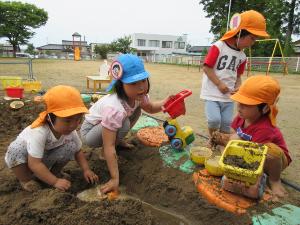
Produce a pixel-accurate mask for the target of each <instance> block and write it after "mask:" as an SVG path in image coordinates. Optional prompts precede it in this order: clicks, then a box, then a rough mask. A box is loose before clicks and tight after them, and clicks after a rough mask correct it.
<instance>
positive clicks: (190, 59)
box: [142, 55, 300, 74]
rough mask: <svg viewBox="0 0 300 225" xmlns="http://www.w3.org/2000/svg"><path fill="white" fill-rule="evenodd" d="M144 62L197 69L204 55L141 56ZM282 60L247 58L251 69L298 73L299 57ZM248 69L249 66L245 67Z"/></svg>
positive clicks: (279, 58)
mask: <svg viewBox="0 0 300 225" xmlns="http://www.w3.org/2000/svg"><path fill="white" fill-rule="evenodd" d="M142 58H143V59H144V61H145V62H150V63H168V64H177V65H187V66H188V69H190V67H191V66H193V67H198V66H199V69H200V67H201V66H202V64H203V62H204V58H205V56H189V55H151V56H143V57H142ZM284 60H285V62H283V60H282V58H281V57H273V58H272V61H271V57H251V58H248V66H249V61H251V70H253V71H263V72H266V71H267V70H268V67H269V71H270V72H280V73H285V70H287V71H288V72H289V73H299V74H300V57H285V58H284ZM247 69H249V68H247Z"/></svg>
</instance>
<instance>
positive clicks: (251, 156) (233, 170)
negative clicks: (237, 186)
mask: <svg viewBox="0 0 300 225" xmlns="http://www.w3.org/2000/svg"><path fill="white" fill-rule="evenodd" d="M267 151H268V147H267V146H265V145H262V144H258V143H255V142H250V141H241V140H232V141H230V142H228V144H227V145H226V148H225V150H224V152H223V154H222V156H221V159H220V162H219V164H220V166H221V168H222V170H223V171H224V174H225V175H226V176H227V177H229V178H232V179H235V180H239V181H242V182H245V183H246V185H250V184H255V183H256V181H257V179H258V177H260V175H262V173H263V168H264V163H265V160H266V155H267ZM234 157H235V158H236V159H237V161H239V160H241V161H243V162H242V163H243V164H244V165H247V164H248V165H251V164H252V165H255V164H256V165H257V166H255V167H253V168H252V169H250V168H246V167H244V168H243V167H241V166H240V165H235V163H236V162H234V161H235V160H232V162H233V164H231V163H230V164H229V163H228V161H227V159H228V158H232V159H234ZM253 163H254V164H253ZM238 164H241V163H238Z"/></svg>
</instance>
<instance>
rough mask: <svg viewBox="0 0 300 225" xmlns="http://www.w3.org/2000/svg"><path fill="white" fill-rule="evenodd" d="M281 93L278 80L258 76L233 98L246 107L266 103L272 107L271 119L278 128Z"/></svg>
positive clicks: (242, 86) (250, 80) (251, 79)
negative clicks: (279, 97) (277, 118)
mask: <svg viewBox="0 0 300 225" xmlns="http://www.w3.org/2000/svg"><path fill="white" fill-rule="evenodd" d="M279 93H280V86H279V83H278V82H277V80H275V79H274V78H272V77H270V76H263V75H257V76H252V77H250V78H248V79H247V80H246V81H245V82H244V83H243V84H242V85H241V87H240V89H239V90H238V92H237V93H235V94H233V95H232V96H231V99H233V100H234V101H237V102H240V103H242V104H245V105H259V104H261V103H266V104H268V106H269V107H270V113H269V118H270V120H271V123H272V125H273V126H276V116H277V113H278V109H277V107H276V103H277V100H278V96H279Z"/></svg>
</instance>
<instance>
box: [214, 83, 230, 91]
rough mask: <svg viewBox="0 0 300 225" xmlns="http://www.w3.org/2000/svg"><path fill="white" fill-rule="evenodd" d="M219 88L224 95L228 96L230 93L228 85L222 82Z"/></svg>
mask: <svg viewBox="0 0 300 225" xmlns="http://www.w3.org/2000/svg"><path fill="white" fill-rule="evenodd" d="M217 87H218V89H219V91H221V92H222V93H223V94H226V93H227V92H229V91H230V90H229V88H228V87H227V86H226V84H224V83H223V82H222V81H220V83H219V84H218V86H217Z"/></svg>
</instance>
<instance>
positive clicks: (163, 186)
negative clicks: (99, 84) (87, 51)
mask: <svg viewBox="0 0 300 225" xmlns="http://www.w3.org/2000/svg"><path fill="white" fill-rule="evenodd" d="M99 65H100V62H99V61H90V62H74V61H59V60H53V61H47V60H38V61H35V62H34V65H33V71H34V74H35V76H36V77H37V79H38V80H41V81H42V82H43V88H44V89H47V88H49V87H51V86H54V85H57V84H68V85H72V86H75V87H77V88H78V89H79V90H81V91H82V92H88V91H91V90H87V89H86V79H85V76H87V75H93V74H96V73H97V71H98V68H99ZM146 69H147V70H148V71H149V72H150V74H151V79H150V82H151V91H150V95H151V98H152V99H154V100H158V99H161V98H163V97H164V96H166V95H169V94H176V93H177V92H180V91H181V90H183V89H186V88H188V89H191V90H192V91H193V95H192V96H190V97H188V98H187V99H186V100H185V102H186V111H187V113H186V115H185V116H182V117H181V118H180V119H179V122H180V123H182V124H184V125H190V126H192V127H193V129H194V131H195V132H196V133H199V134H201V135H207V131H206V122H205V116H204V112H203V102H202V101H201V100H200V99H199V91H200V86H201V72H199V71H198V69H197V68H191V69H190V70H189V71H188V70H187V67H183V66H173V65H158V64H146ZM24 74H26V67H25V66H18V65H17V66H16V65H4V66H3V65H1V67H0V75H24ZM275 76H276V78H277V79H278V80H279V82H280V84H281V86H282V92H281V97H280V101H279V110H280V111H279V116H278V124H279V127H280V128H281V130H282V132H283V134H284V137H285V139H286V141H287V144H288V147H289V149H290V152H291V155H292V158H293V160H294V161H293V163H292V164H291V165H290V166H289V167H288V168H287V169H286V171H285V172H284V173H283V177H284V178H285V179H288V180H290V181H292V182H294V183H297V184H298V185H299V183H300V179H299V172H300V165H299V163H297V162H298V160H299V158H300V147H299V146H300V145H299V138H298V135H297V134H298V132H297V131H299V128H298V127H299V124H300V120H298V119H297V115H299V113H297V112H298V111H299V103H300V96H299V93H300V92H299V89H300V86H299V83H300V82H299V80H300V77H299V76H297V75H291V76H281V75H275ZM104 88H105V85H104ZM2 96H3V92H0V97H1V99H2ZM27 97H30V96H29V95H27ZM40 110H41V108H39V107H38V106H36V105H34V104H32V103H31V102H28V103H27V104H26V105H25V107H24V108H22V109H21V110H20V111H11V110H9V109H8V105H7V103H5V102H4V101H3V100H1V102H0V113H1V114H0V143H1V144H0V157H1V161H0V196H1V198H0V204H1V210H0V224H22V223H23V224H37V223H40V224H168V222H166V221H169V224H180V219H178V218H177V219H178V220H176V219H175V221H177V222H171V223H170V221H174V218H171V217H167V218H166V216H164V215H162V214H157V213H155V212H154V211H153V210H152V211H151V210H149V209H147V207H146V208H145V207H144V206H143V204H142V203H141V202H139V201H135V200H132V199H130V200H126V201H117V202H109V201H104V202H100V203H85V202H81V201H79V200H78V199H77V198H76V197H75V194H76V193H78V192H79V191H82V190H84V189H86V188H88V187H90V186H89V185H88V184H86V183H85V182H84V181H83V178H82V176H81V173H80V170H79V168H77V166H76V164H75V163H73V162H72V163H70V164H69V165H68V166H67V168H66V169H65V171H67V172H69V173H70V174H71V177H72V188H71V190H70V191H69V192H67V193H61V192H58V191H56V190H53V189H49V188H46V187H45V189H43V190H42V191H39V192H37V193H35V194H29V193H26V192H24V191H22V190H20V187H19V185H18V182H17V181H16V179H15V178H14V176H13V175H12V173H11V172H10V171H9V170H8V169H7V168H6V166H5V164H4V160H3V157H4V154H5V151H6V148H7V145H8V144H9V143H10V141H11V140H13V139H14V138H15V137H16V135H17V134H18V133H19V132H20V131H21V129H22V128H24V127H25V126H26V125H28V124H30V122H31V121H32V120H33V119H34V118H35V117H36V115H37V114H38V112H39V111H40ZM155 116H156V117H158V118H160V119H165V118H166V115H164V114H162V113H159V114H157V115H155ZM132 138H133V140H135V137H134V136H132ZM204 141H205V140H204V139H203V138H201V137H199V136H197V138H196V144H197V143H198V144H200V143H203V142H204ZM136 143H137V147H136V149H135V150H133V151H132V152H127V151H120V153H119V157H120V171H121V185H122V186H124V188H125V190H126V192H127V193H129V194H131V195H133V196H135V197H137V198H139V199H141V200H143V201H145V202H148V203H150V204H152V205H154V206H158V207H160V208H163V209H166V210H168V211H169V212H173V213H175V214H176V215H181V216H184V217H185V219H187V220H188V221H189V223H191V224H251V215H253V214H255V213H258V212H264V211H268V210H270V209H272V208H274V207H275V206H278V205H280V204H282V203H292V204H294V205H298V206H299V205H300V200H299V198H298V196H299V193H298V192H296V191H295V190H294V189H291V188H289V187H287V189H288V192H289V196H288V197H287V198H286V199H284V200H283V201H282V202H281V203H276V204H274V203H270V202H268V203H264V204H259V205H258V206H256V207H254V208H252V209H251V210H250V211H249V213H248V214H246V215H243V216H241V217H236V216H233V215H232V214H230V213H227V212H225V211H223V210H221V209H218V208H216V207H214V206H212V205H211V204H209V203H207V201H206V200H205V199H203V198H202V197H201V196H200V195H199V194H198V193H197V191H196V188H195V187H194V184H193V182H192V178H191V175H187V174H184V173H182V172H179V171H178V170H175V169H171V168H167V167H165V166H164V165H163V163H162V162H161V159H160V157H159V153H158V151H157V149H156V148H146V147H144V146H142V145H141V144H139V142H138V141H136ZM84 150H85V151H86V152H92V154H91V157H90V158H89V162H90V165H91V167H92V168H93V169H95V171H96V172H97V173H98V174H99V175H100V177H101V182H104V181H105V180H107V179H108V178H109V175H108V171H107V168H106V165H105V162H103V161H100V160H99V159H98V157H97V154H98V151H97V150H94V151H91V149H89V148H87V147H85V146H84ZM237 218H238V219H237Z"/></svg>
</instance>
